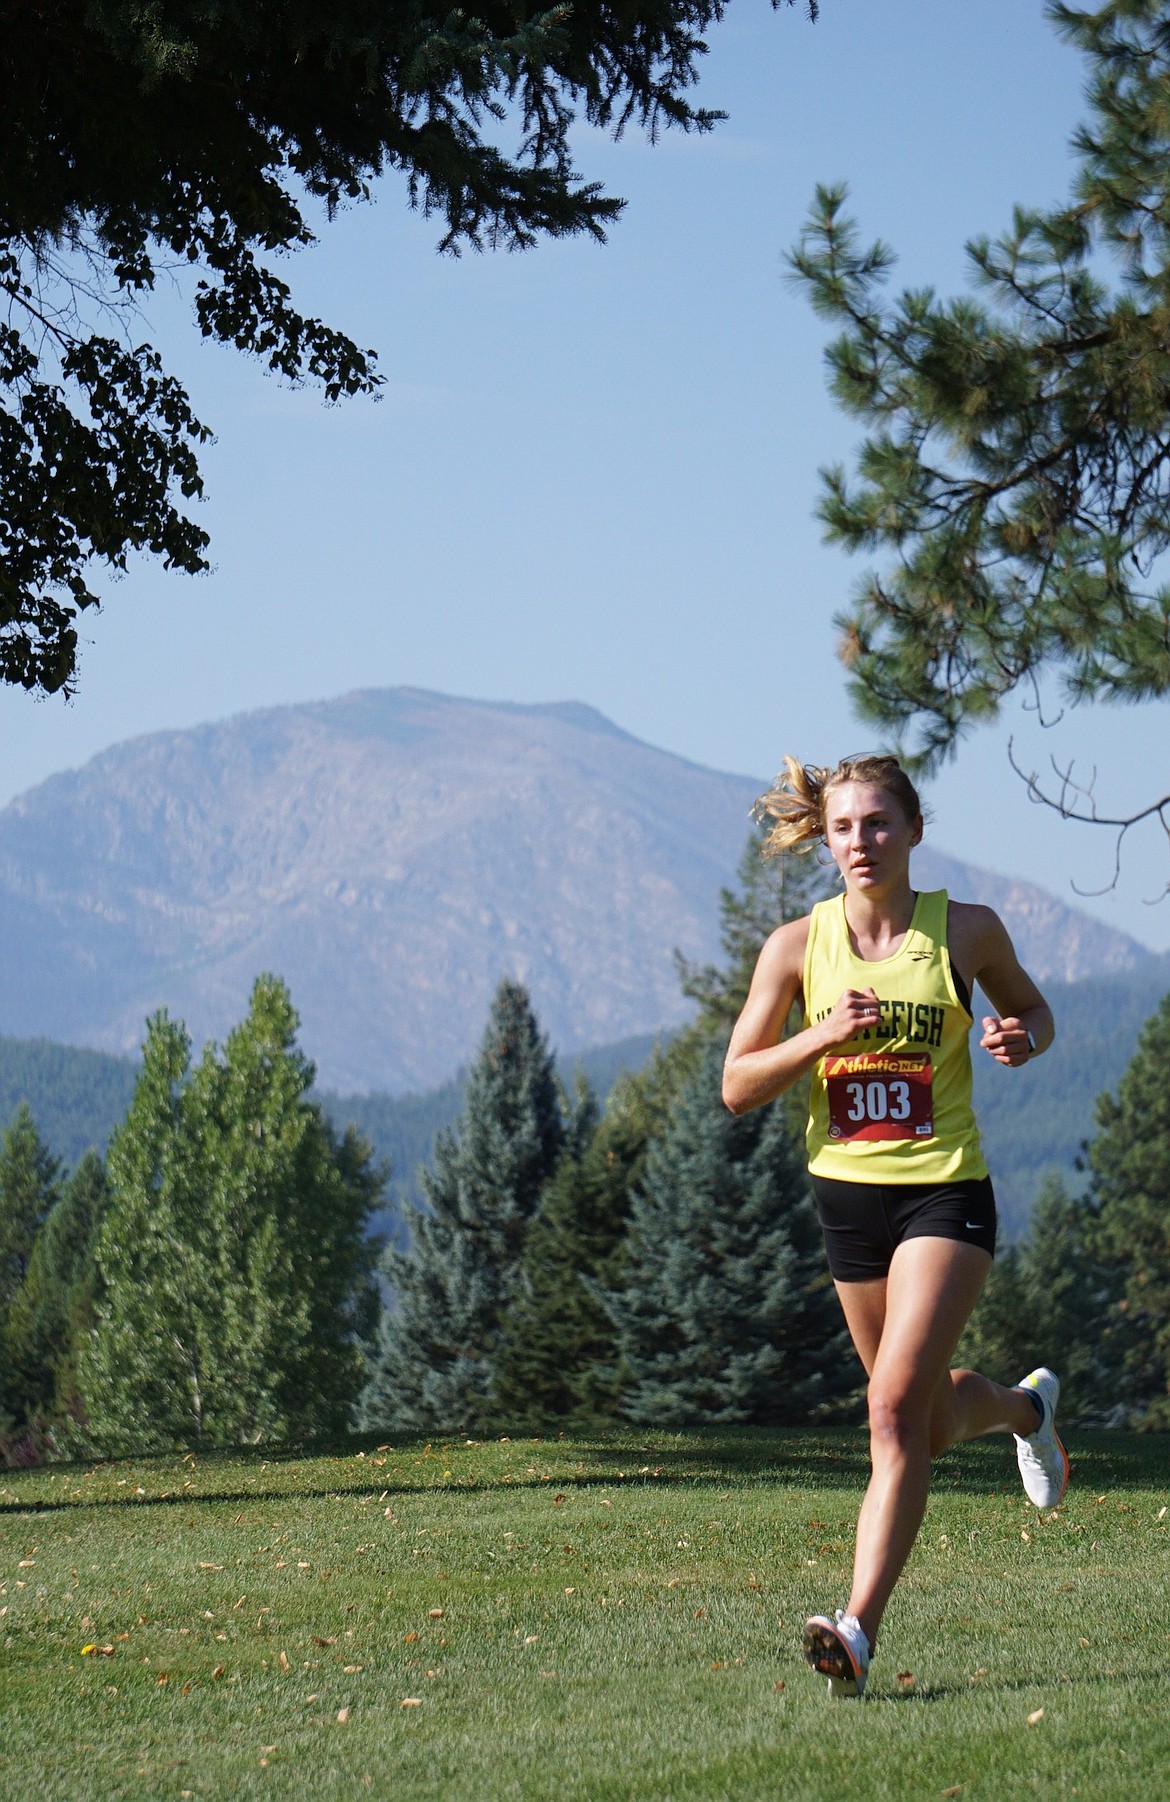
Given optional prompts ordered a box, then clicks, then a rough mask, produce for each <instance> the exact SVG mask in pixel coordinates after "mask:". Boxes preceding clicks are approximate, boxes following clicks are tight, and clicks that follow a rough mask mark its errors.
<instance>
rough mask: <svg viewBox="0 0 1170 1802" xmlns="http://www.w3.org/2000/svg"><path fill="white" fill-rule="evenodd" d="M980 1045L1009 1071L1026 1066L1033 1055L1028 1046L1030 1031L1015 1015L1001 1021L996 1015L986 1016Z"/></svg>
mask: <svg viewBox="0 0 1170 1802" xmlns="http://www.w3.org/2000/svg"><path fill="white" fill-rule="evenodd" d="M979 1043H980V1044H981V1045H982V1047H983V1049H984V1051H988V1052H990V1053H991V1055H992V1057H993V1058H994V1059H995V1061H996V1063H997V1064H1006V1065H1007V1067H1008V1069H1009V1070H1016V1069H1018V1068H1019V1066H1020V1065H1021V1064H1026V1063H1027V1062H1028V1059H1029V1058H1030V1057H1031V1055H1032V1051H1031V1047H1030V1046H1029V1044H1028V1029H1027V1027H1026V1026H1024V1025H1023V1024H1022V1023H1021V1022H1020V1021H1019V1020H1017V1019H1016V1018H1015V1017H1014V1016H1013V1015H1009V1016H1008V1017H1007V1019H1005V1020H1001V1019H999V1018H998V1016H997V1015H995V1014H985V1015H984V1018H983V1037H982V1038H981V1039H980V1041H979Z"/></svg>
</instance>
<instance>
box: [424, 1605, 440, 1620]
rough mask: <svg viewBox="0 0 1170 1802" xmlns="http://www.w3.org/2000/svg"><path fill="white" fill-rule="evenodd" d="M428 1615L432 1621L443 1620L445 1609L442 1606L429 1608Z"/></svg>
mask: <svg viewBox="0 0 1170 1802" xmlns="http://www.w3.org/2000/svg"><path fill="white" fill-rule="evenodd" d="M427 1616H428V1619H430V1620H432V1621H441V1620H442V1618H443V1610H442V1609H441V1608H428V1609H427Z"/></svg>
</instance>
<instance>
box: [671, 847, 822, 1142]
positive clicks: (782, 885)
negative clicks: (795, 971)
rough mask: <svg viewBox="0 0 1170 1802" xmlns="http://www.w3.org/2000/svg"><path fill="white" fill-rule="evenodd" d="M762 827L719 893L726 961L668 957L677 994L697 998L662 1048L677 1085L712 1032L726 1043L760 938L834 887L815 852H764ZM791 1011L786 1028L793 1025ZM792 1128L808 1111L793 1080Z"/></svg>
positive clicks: (804, 1093) (788, 1102)
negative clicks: (729, 884) (731, 882)
mask: <svg viewBox="0 0 1170 1802" xmlns="http://www.w3.org/2000/svg"><path fill="white" fill-rule="evenodd" d="M765 832H766V828H765V827H764V826H757V827H755V828H754V830H753V831H752V832H751V833H749V835H748V839H747V843H746V844H745V845H744V848H743V852H742V855H741V857H740V860H739V870H738V888H735V889H730V888H725V889H721V890H720V895H719V915H720V929H719V938H720V943H721V945H722V947H723V954H724V962H723V963H722V964H721V965H720V964H703V965H701V966H700V965H696V964H692V963H689V962H688V961H687V959H686V958H685V957H684V956H683V955H682V953H681V952H679V951H676V952H675V954H674V961H675V967H676V969H677V970H678V974H679V982H680V986H681V988H682V992H683V994H684V995H686V996H687V998H688V999H689V1000H691V1001H695V1002H697V1003H698V1013H697V1014H696V1016H695V1018H694V1020H693V1021H692V1022H691V1023H690V1024H689V1025H688V1026H686V1027H684V1029H683V1031H682V1032H681V1033H678V1034H677V1035H676V1036H675V1039H674V1041H673V1042H672V1044H671V1045H670V1047H669V1048H668V1051H667V1053H666V1056H667V1059H668V1061H669V1067H670V1070H671V1072H672V1074H673V1077H674V1082H675V1086H676V1087H680V1086H681V1085H682V1084H683V1083H684V1082H686V1081H687V1080H689V1079H690V1078H691V1077H693V1076H694V1074H695V1072H696V1070H697V1068H698V1066H699V1064H700V1062H701V1060H702V1058H703V1055H704V1050H705V1047H706V1045H707V1041H708V1040H709V1039H710V1038H712V1037H714V1038H715V1039H717V1040H718V1041H719V1043H720V1044H721V1045H724V1046H726V1044H727V1041H728V1039H729V1038H730V1036H731V1029H732V1027H733V1026H734V1025H735V1022H736V1020H737V1019H738V1018H739V1015H740V1013H741V1012H742V1010H743V1005H744V1002H745V1001H746V1000H747V998H748V991H749V989H750V988H751V983H752V976H753V975H754V973H755V968H756V961H757V959H758V958H759V955H760V952H761V951H762V950H763V948H764V943H765V941H766V940H767V939H768V938H769V937H770V936H771V934H772V933H773V932H775V930H776V928H777V926H783V925H785V924H786V923H787V922H788V921H789V920H799V919H801V918H802V917H803V916H804V915H805V914H807V913H808V912H810V910H811V909H812V907H813V905H814V904H815V903H816V902H817V901H823V900H824V899H825V898H826V896H828V895H830V894H831V893H832V892H833V890H834V888H835V887H836V885H837V872H836V868H835V867H834V866H831V865H830V866H826V865H825V864H823V863H822V862H820V860H819V858H818V857H817V856H816V854H815V853H814V852H807V851H806V852H793V851H784V852H781V853H780V854H779V855H778V856H775V857H764V855H763V843H764V837H765ZM799 1024H800V1020H799V1013H798V1010H797V1009H795V1008H794V1009H793V1014H792V1018H791V1019H790V1020H789V1021H788V1023H787V1031H789V1032H791V1031H794V1030H796V1028H797V1027H798V1026H799ZM781 1106H782V1107H783V1108H784V1110H785V1111H786V1113H787V1114H788V1117H789V1120H790V1121H791V1123H792V1126H793V1129H794V1130H803V1127H804V1122H805V1118H806V1115H807V1113H808V1085H807V1083H804V1082H801V1083H797V1084H795V1086H794V1087H793V1088H792V1089H790V1090H789V1091H788V1093H787V1095H786V1096H785V1097H784V1099H783V1100H782V1102H781Z"/></svg>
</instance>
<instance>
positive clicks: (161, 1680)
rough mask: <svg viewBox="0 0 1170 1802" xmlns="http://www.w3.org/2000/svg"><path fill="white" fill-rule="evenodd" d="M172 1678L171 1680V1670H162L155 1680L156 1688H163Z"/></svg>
mask: <svg viewBox="0 0 1170 1802" xmlns="http://www.w3.org/2000/svg"><path fill="white" fill-rule="evenodd" d="M170 1680H171V1674H170V1672H169V1671H160V1672H159V1674H158V1676H157V1677H156V1678H155V1680H154V1685H155V1688H156V1689H162V1687H163V1685H164V1684H166V1683H169V1682H170Z"/></svg>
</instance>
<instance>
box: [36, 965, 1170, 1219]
mask: <svg viewBox="0 0 1170 1802" xmlns="http://www.w3.org/2000/svg"><path fill="white" fill-rule="evenodd" d="M1168 990H1170V958H1162V959H1151V961H1150V964H1149V965H1148V966H1147V967H1146V968H1144V969H1143V970H1142V971H1141V972H1140V973H1139V972H1136V971H1128V972H1121V973H1119V974H1118V975H1116V976H1110V977H1101V978H1098V979H1095V980H1091V981H1087V982H1074V983H1048V984H1047V985H1046V991H1047V994H1048V996H1049V999H1050V1000H1051V1002H1052V1005H1053V1009H1054V1011H1055V1014H1056V1020H1057V1039H1056V1043H1055V1045H1053V1047H1052V1049H1051V1051H1049V1052H1047V1053H1046V1055H1045V1056H1044V1058H1043V1060H1042V1061H1040V1062H1038V1063H1037V1064H1035V1065H1034V1066H1032V1067H1031V1068H1029V1069H1026V1070H1023V1071H1010V1070H1003V1069H1000V1068H999V1066H997V1065H995V1064H993V1063H991V1061H990V1060H989V1059H987V1058H985V1057H980V1056H979V1055H978V1054H977V1055H976V1056H975V1060H974V1062H975V1098H976V1105H977V1107H978V1110H979V1117H980V1121H981V1124H982V1127H983V1134H984V1142H985V1144H986V1147H987V1153H988V1158H989V1161H990V1162H991V1165H992V1170H993V1172H994V1175H995V1180H996V1189H997V1192H998V1194H999V1199H1000V1210H1001V1216H1002V1220H1003V1226H1004V1230H1005V1232H1007V1233H1008V1234H1009V1236H1014V1235H1015V1234H1017V1233H1018V1232H1019V1231H1020V1230H1021V1229H1022V1228H1023V1226H1024V1224H1025V1222H1026V1220H1027V1217H1028V1213H1029V1211H1030V1209H1031V1205H1032V1202H1033V1200H1034V1198H1035V1195H1036V1191H1037V1188H1038V1187H1039V1184H1040V1182H1041V1181H1042V1179H1043V1177H1044V1175H1045V1173H1046V1172H1047V1171H1049V1170H1059V1171H1061V1172H1063V1173H1064V1175H1065V1176H1066V1177H1068V1178H1069V1179H1070V1180H1071V1181H1072V1182H1073V1183H1074V1184H1075V1183H1076V1180H1077V1179H1076V1172H1075V1160H1076V1157H1077V1154H1078V1150H1079V1147H1080V1145H1081V1142H1082V1140H1084V1139H1085V1138H1086V1137H1087V1136H1088V1135H1089V1134H1090V1133H1091V1131H1092V1128H1093V1110H1094V1105H1095V1102H1096V1099H1097V1096H1098V1095H1099V1094H1100V1093H1101V1092H1102V1090H1104V1089H1110V1088H1114V1087H1115V1086H1116V1084H1117V1082H1118V1079H1119V1078H1120V1076H1121V1073H1122V1071H1123V1070H1124V1068H1125V1065H1126V1063H1127V1061H1128V1059H1129V1058H1130V1057H1131V1056H1132V1054H1133V1049H1134V1046H1135V1044H1136V1042H1137V1035H1138V1031H1139V1028H1140V1027H1141V1024H1142V1022H1143V1021H1144V1020H1145V1019H1147V1018H1148V1017H1149V1015H1150V1014H1151V1013H1152V1012H1153V1010H1154V1008H1155V1007H1156V1006H1157V1004H1158V1001H1159V1000H1160V999H1161V997H1162V995H1163V994H1164V993H1166V992H1167V991H1168ZM979 1005H980V1003H979V1000H978V999H977V1001H976V1008H977V1010H978V1008H979ZM654 1042H655V1041H654V1035H652V1034H641V1035H638V1036H636V1037H634V1038H630V1039H622V1040H619V1041H618V1042H617V1043H616V1044H613V1045H602V1046H597V1047H595V1048H594V1049H593V1050H591V1051H587V1052H584V1053H582V1054H581V1056H580V1057H569V1058H562V1059H561V1060H560V1071H561V1077H562V1080H563V1081H564V1082H565V1083H566V1084H570V1085H571V1083H572V1081H573V1074H574V1071H575V1070H576V1069H578V1068H580V1069H581V1070H582V1071H583V1073H584V1075H585V1076H586V1078H587V1079H588V1081H589V1082H590V1083H591V1084H592V1086H593V1088H594V1089H595V1090H596V1091H597V1093H598V1095H599V1096H600V1097H602V1098H604V1096H605V1095H606V1094H607V1093H608V1091H609V1089H610V1088H611V1087H612V1085H613V1082H614V1080H615V1078H616V1077H617V1075H618V1074H619V1073H620V1072H621V1071H622V1070H633V1069H637V1068H638V1066H639V1065H640V1064H642V1063H643V1062H644V1061H645V1059H646V1058H647V1057H648V1056H649V1054H650V1050H651V1048H652V1046H653V1044H654ZM136 1069H137V1065H136V1063H134V1062H132V1061H131V1060H130V1059H129V1058H116V1057H110V1056H107V1055H106V1054H105V1053H103V1052H98V1051H83V1050H77V1049H75V1048H74V1047H71V1046H65V1045H55V1044H52V1043H51V1042H50V1041H49V1040H47V1039H28V1040H21V1039H0V1122H2V1121H4V1120H7V1119H9V1118H11V1116H12V1114H13V1113H14V1112H15V1110H16V1108H17V1106H18V1104H19V1103H20V1102H21V1101H27V1102H28V1104H29V1106H30V1108H31V1109H32V1112H33V1116H34V1118H35V1120H36V1122H37V1126H38V1128H39V1130H40V1132H41V1134H42V1137H43V1138H44V1139H45V1141H46V1143H47V1144H48V1145H49V1146H50V1147H51V1148H52V1150H53V1151H54V1153H55V1154H56V1155H57V1156H58V1157H59V1158H61V1159H62V1160H63V1161H64V1162H65V1163H66V1164H73V1163H76V1161H77V1159H78V1158H79V1157H80V1156H81V1153H82V1152H83V1151H84V1150H85V1149H86V1148H87V1147H88V1146H90V1145H94V1146H97V1147H98V1148H99V1149H102V1148H104V1146H105V1143H106V1140H107V1138H108V1136H109V1134H110V1132H111V1131H112V1129H113V1127H114V1126H115V1125H116V1123H117V1122H118V1120H119V1119H121V1117H122V1115H123V1114H124V1113H125V1111H126V1108H127V1106H128V1105H129V1101H130V1094H131V1091H132V1089H133V1085H134V1075H135V1071H136ZM462 1098H463V1079H462V1076H460V1077H456V1078H453V1079H452V1080H451V1081H450V1082H446V1083H444V1084H442V1085H441V1087H439V1088H436V1089H429V1090H426V1091H424V1092H421V1093H419V1094H414V1095H383V1094H378V1093H376V1092H374V1093H368V1094H362V1095H338V1094H335V1093H333V1092H322V1094H321V1100H322V1101H323V1103H324V1105H325V1107H326V1110H327V1111H328V1113H329V1115H330V1117H331V1118H332V1119H333V1121H334V1123H335V1124H336V1125H337V1126H338V1127H344V1126H346V1125H348V1124H350V1123H351V1122H352V1123H353V1124H354V1125H355V1126H357V1127H358V1128H359V1130H360V1131H361V1132H362V1133H364V1134H365V1136H366V1137H367V1138H368V1139H369V1140H370V1142H371V1144H372V1145H373V1146H374V1148H375V1150H376V1152H377V1154H378V1156H379V1157H380V1158H383V1159H388V1160H389V1162H390V1166H391V1180H390V1189H389V1193H390V1196H391V1198H392V1200H393V1202H394V1203H395V1204H401V1203H403V1202H413V1201H415V1200H417V1197H418V1186H417V1181H416V1171H417V1167H418V1165H419V1164H420V1163H424V1162H426V1161H427V1160H428V1158H429V1155H430V1150H431V1146H432V1144H433V1142H434V1137H435V1134H436V1132H437V1131H438V1130H439V1128H440V1127H443V1126H449V1125H450V1124H451V1123H452V1122H453V1121H454V1120H455V1119H456V1118H457V1116H458V1114H459V1110H460V1107H461V1105H462ZM380 1224H381V1226H382V1227H383V1229H385V1228H387V1227H388V1226H389V1224H390V1222H389V1221H388V1220H387V1219H386V1217H384V1216H383V1217H382V1219H381V1222H380Z"/></svg>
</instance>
